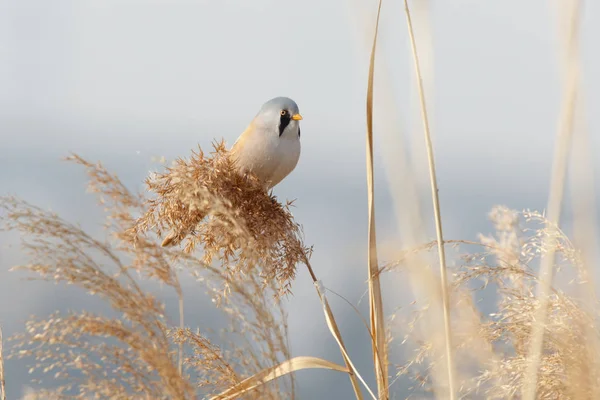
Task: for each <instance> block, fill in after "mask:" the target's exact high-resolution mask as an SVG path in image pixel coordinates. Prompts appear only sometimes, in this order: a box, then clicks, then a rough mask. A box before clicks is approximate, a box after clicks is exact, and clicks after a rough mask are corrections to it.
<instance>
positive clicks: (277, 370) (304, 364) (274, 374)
mask: <svg viewBox="0 0 600 400" xmlns="http://www.w3.org/2000/svg"><path fill="white" fill-rule="evenodd" d="M314 368H320V369H330V370H334V371H339V372H346V373H347V372H349V371H348V369H347V368H346V367H343V366H341V365H339V364H335V363H333V362H331V361H327V360H324V359H322V358H318V357H304V356H301V357H294V358H291V359H289V360H286V361H284V362H282V363H281V364H279V365H276V366H274V367H270V368H266V369H264V370H262V371H260V372H259V373H257V374H255V375H253V376H251V377H249V378H246V379H244V380H243V381H241V382H240V383H238V384H237V385H235V386H233V387H231V388H229V389H227V390H226V391H224V392H222V393H220V394H218V395H217V396H214V397H212V400H228V399H235V398H237V397H238V396H241V395H242V394H244V393H246V392H247V391H249V390H252V389H254V388H256V387H258V386H260V385H264V384H265V383H267V382H270V381H272V380H274V379H277V378H279V377H281V376H284V375H287V374H290V373H292V372H295V371H300V370H302V369H314Z"/></svg>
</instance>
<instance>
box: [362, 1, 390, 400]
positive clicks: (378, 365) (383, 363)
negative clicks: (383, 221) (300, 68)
mask: <svg viewBox="0 0 600 400" xmlns="http://www.w3.org/2000/svg"><path fill="white" fill-rule="evenodd" d="M381 3H382V0H379V5H378V7H377V20H376V22H375V33H374V36H373V47H372V49H371V57H370V62H369V78H368V84H367V138H366V139H367V157H366V161H367V192H368V209H369V228H368V249H367V258H368V265H367V268H368V272H369V311H370V320H371V332H372V336H371V337H372V340H371V344H372V349H373V365H374V368H375V378H376V380H377V390H378V395H379V398H380V399H388V398H389V387H388V386H389V385H388V355H387V342H386V332H385V320H384V314H383V299H382V295H381V283H380V280H379V275H380V274H379V266H378V260H377V236H376V228H375V202H374V200H375V185H374V176H373V175H374V174H373V81H374V75H375V53H376V49H377V34H378V32H379V19H380V15H381Z"/></svg>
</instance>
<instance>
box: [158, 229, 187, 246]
mask: <svg viewBox="0 0 600 400" xmlns="http://www.w3.org/2000/svg"><path fill="white" fill-rule="evenodd" d="M181 239H183V238H182V237H181V235H180V234H179V233H178V232H177V231H176V230H172V231H171V232H169V234H168V235H167V237H166V238H165V240H163V242H162V244H161V246H162V247H170V246H177V245H178V244H179V243H181Z"/></svg>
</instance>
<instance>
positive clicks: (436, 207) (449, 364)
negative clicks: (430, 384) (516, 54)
mask: <svg viewBox="0 0 600 400" xmlns="http://www.w3.org/2000/svg"><path fill="white" fill-rule="evenodd" d="M404 7H405V11H406V22H407V25H408V34H409V36H410V42H411V48H412V54H413V60H414V64H415V73H416V76H417V85H418V91H419V100H420V105H421V117H422V121H423V131H424V132H423V133H424V136H425V144H426V146H427V159H428V161H429V178H430V182H431V196H432V200H433V211H434V216H435V231H436V236H437V244H438V255H439V259H440V277H441V286H442V302H443V306H444V307H443V309H444V334H445V341H446V368H447V372H448V390H449V395H450V396H449V398H450V399H451V400H453V399H454V398H455V393H456V385H455V382H454V365H453V360H452V338H451V334H452V332H451V330H450V299H449V296H448V278H447V276H446V253H445V249H444V236H443V232H442V218H441V212H440V200H439V196H438V188H437V178H436V171H435V160H434V156H433V145H432V143H431V134H430V130H429V118H428V116H427V105H426V102H425V92H424V89H423V79H422V77H421V69H420V66H419V56H418V53H417V45H416V41H415V36H414V31H413V26H412V20H411V17H410V9H409V7H408V0H404Z"/></svg>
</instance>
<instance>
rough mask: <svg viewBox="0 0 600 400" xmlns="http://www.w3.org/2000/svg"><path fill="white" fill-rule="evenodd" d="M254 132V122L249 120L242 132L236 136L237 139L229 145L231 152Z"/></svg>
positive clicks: (242, 145) (244, 142)
mask: <svg viewBox="0 0 600 400" xmlns="http://www.w3.org/2000/svg"><path fill="white" fill-rule="evenodd" d="M255 134H256V129H255V127H254V123H253V122H251V123H250V125H248V127H247V128H246V129H245V130H244V132H242V134H241V135H240V136H239V137H238V138H237V140H236V141H235V142H234V143H233V146H231V152H233V153H235V152H236V151H239V150H240V149H241V148H243V147H244V145H245V144H246V143H247V142H248V140H250V139H251V138H252V137H254V135H255Z"/></svg>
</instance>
